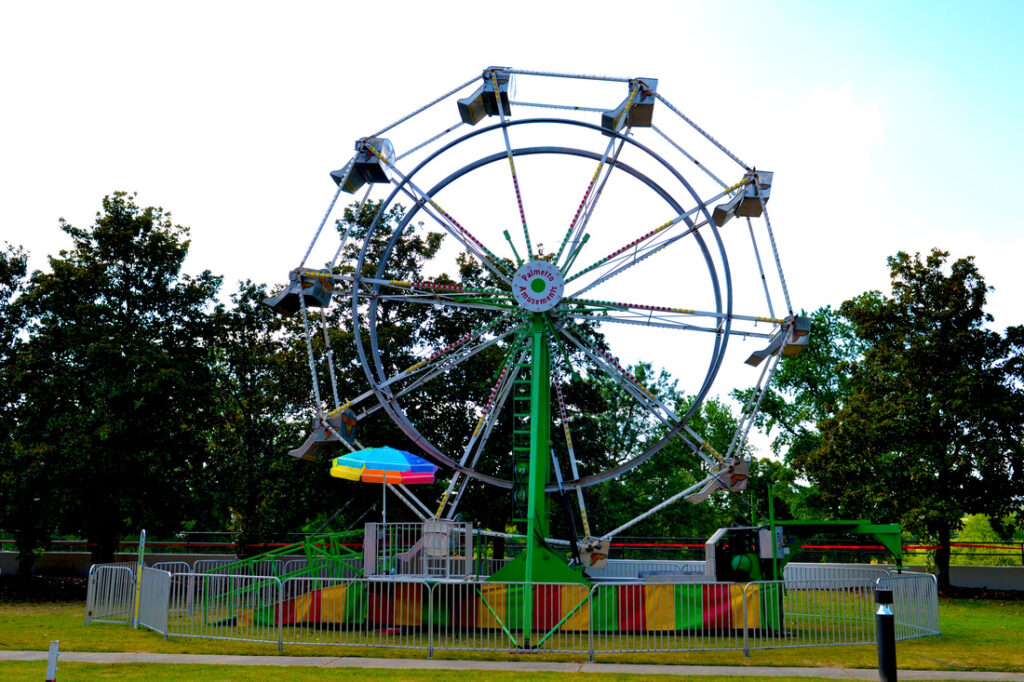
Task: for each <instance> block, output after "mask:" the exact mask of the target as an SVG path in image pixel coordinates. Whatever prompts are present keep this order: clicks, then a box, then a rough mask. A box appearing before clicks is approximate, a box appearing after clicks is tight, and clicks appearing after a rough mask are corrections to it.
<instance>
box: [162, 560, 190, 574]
mask: <svg viewBox="0 0 1024 682" xmlns="http://www.w3.org/2000/svg"><path fill="white" fill-rule="evenodd" d="M153 568H156V569H159V570H161V571H167V572H168V573H191V572H192V567H191V566H189V564H188V562H187V561H158V562H156V563H155V564H153Z"/></svg>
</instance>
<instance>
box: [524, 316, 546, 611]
mask: <svg viewBox="0 0 1024 682" xmlns="http://www.w3.org/2000/svg"><path fill="white" fill-rule="evenodd" d="M531 334H532V335H533V348H532V354H531V362H532V366H531V367H530V482H529V489H528V493H529V494H528V497H527V501H526V510H527V511H526V582H527V583H529V584H533V581H534V578H535V576H534V575H533V568H534V562H535V561H536V560H537V557H536V551H537V546H538V542H537V538H538V537H542V538H546V537H548V535H550V533H549V532H548V531H549V521H548V505H547V495H546V494H545V493H544V487H545V486H546V485H547V482H548V473H549V471H550V461H551V460H550V459H549V457H548V448H549V447H550V443H551V356H550V352H549V350H548V344H547V339H546V338H545V337H546V335H547V326H546V325H545V324H544V315H543V314H542V313H534V315H533V325H532V328H531ZM530 610H531V609H530V605H529V604H528V606H527V611H530ZM526 616H527V622H530V617H531V616H532V614H531V613H527V614H526Z"/></svg>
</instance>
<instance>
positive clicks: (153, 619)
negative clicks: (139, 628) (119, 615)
mask: <svg viewBox="0 0 1024 682" xmlns="http://www.w3.org/2000/svg"><path fill="white" fill-rule="evenodd" d="M170 596H171V574H170V573H169V572H167V571H164V570H161V569H158V568H150V567H148V566H146V567H143V569H142V581H141V583H140V585H139V625H143V626H145V627H147V628H149V629H150V630H154V631H156V632H159V633H160V634H161V635H163V636H164V638H165V639H166V638H167V625H168V617H169V609H170V603H171V601H170Z"/></svg>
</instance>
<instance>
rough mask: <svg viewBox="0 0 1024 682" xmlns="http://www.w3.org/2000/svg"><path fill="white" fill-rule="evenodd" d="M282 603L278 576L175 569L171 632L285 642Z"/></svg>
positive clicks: (215, 637)
mask: <svg viewBox="0 0 1024 682" xmlns="http://www.w3.org/2000/svg"><path fill="white" fill-rule="evenodd" d="M280 609H281V581H280V580H279V579H278V578H276V577H273V576H271V577H264V576H252V575H220V574H196V573H187V574H176V575H173V576H171V580H170V604H169V608H168V611H169V614H170V618H169V624H168V634H169V635H171V636H176V637H202V638H206V639H231V640H236V641H243V642H277V643H278V645H279V646H280V642H281V627H280V622H281V619H280Z"/></svg>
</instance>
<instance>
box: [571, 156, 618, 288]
mask: <svg viewBox="0 0 1024 682" xmlns="http://www.w3.org/2000/svg"><path fill="white" fill-rule="evenodd" d="M615 140H616V138H614V137H613V138H611V139H610V140H608V145H607V146H606V147H605V149H604V155H603V156H602V157H601V160H600V161H598V163H597V168H595V169H594V175H593V177H591V178H590V184H588V185H587V189H586V191H585V192H584V193H583V198H582V199H580V205H579V206H578V207H577V208H576V215H574V216H573V217H572V222H570V223H569V229H568V230H566V232H565V237H564V238H563V239H562V243H561V245H560V246H559V247H558V253H557V254H556V255H555V264H556V265H557V264H558V261H560V260H561V259H562V251H564V250H565V245H566V244H567V243H568V242H569V239H570V238H573V233H574V232H575V230H576V226H577V225H580V224H581V223H580V216H581V215H583V216H585V215H587V214H588V209H586V206H587V201H588V200H589V199H590V194H591V192H593V191H594V185H595V184H596V183H597V179H598V177H600V175H601V171H602V169H603V168H604V165H605V163H606V162H607V161H608V155H609V154H610V153H611V151H612V147H614V146H615ZM625 144H626V141H625V140H620V141H619V148H618V149H617V150H616V151H615V160H616V161H617V160H618V158H619V152H621V151H622V148H623V146H625ZM609 175H611V168H609V170H608V173H607V174H605V177H604V180H603V181H602V182H601V185H600V189H603V188H604V185H605V182H607V180H608V176H609ZM600 189H599V191H598V193H600ZM585 227H586V221H584V222H583V223H582V227H581V228H580V233H579V234H577V235H576V237H575V238H574V239H573V248H571V249H570V250H569V255H568V256H567V257H566V261H565V263H564V264H563V265H562V266H560V267H561V269H562V272H563V273H567V272H568V271H569V264H570V262H571V261H572V254H573V253H575V251H576V249H578V248H579V246H578V245H579V240H580V238H581V237H582V231H583V229H584V228H585Z"/></svg>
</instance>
